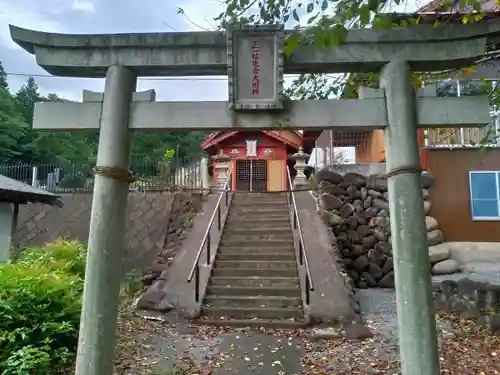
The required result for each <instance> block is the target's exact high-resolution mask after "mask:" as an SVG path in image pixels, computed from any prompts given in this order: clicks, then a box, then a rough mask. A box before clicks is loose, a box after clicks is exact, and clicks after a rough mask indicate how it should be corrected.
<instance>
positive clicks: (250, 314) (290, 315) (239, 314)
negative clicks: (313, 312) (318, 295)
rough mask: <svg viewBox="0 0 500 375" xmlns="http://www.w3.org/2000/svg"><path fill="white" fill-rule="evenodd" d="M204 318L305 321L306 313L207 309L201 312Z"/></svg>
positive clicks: (293, 309)
mask: <svg viewBox="0 0 500 375" xmlns="http://www.w3.org/2000/svg"><path fill="white" fill-rule="evenodd" d="M201 314H202V316H209V317H227V318H240V319H241V318H243V319H252V318H263V319H296V320H301V319H304V312H303V311H302V309H300V308H289V309H285V308H270V307H261V308H258V307H254V308H249V307H205V308H203V309H202V310H201Z"/></svg>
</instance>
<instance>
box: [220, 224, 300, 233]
mask: <svg viewBox="0 0 500 375" xmlns="http://www.w3.org/2000/svg"><path fill="white" fill-rule="evenodd" d="M260 225H261V226H260V227H254V228H240V227H239V226H238V225H234V224H231V223H229V225H228V226H226V227H224V235H226V234H232V235H255V236H263V235H269V234H274V235H291V234H292V233H293V232H292V228H291V227H290V226H288V227H275V226H270V225H269V224H265V223H262V222H261V224H260Z"/></svg>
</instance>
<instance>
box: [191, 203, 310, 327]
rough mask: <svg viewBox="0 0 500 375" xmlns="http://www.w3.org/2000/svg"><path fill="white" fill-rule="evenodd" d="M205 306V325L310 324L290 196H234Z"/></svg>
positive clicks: (203, 317)
mask: <svg viewBox="0 0 500 375" xmlns="http://www.w3.org/2000/svg"><path fill="white" fill-rule="evenodd" d="M203 303H204V304H203V307H202V312H201V320H202V322H203V323H205V324H225V325H235V326H267V327H276V328H287V327H298V326H302V325H304V310H303V306H302V298H301V290H300V283H299V278H298V269H297V260H296V256H295V250H294V246H293V233H292V228H291V225H290V217H289V211H288V206H287V201H286V196H285V194H283V193H279V194H278V193H274V194H273V193H267V194H266V193H235V194H234V196H233V201H232V203H231V207H230V211H229V216H228V218H227V220H226V225H225V227H224V232H223V234H222V238H221V242H220V245H219V249H218V251H217V256H216V258H215V264H214V267H213V270H212V275H211V277H210V280H209V284H208V287H207V292H206V295H205V299H204V301H203Z"/></svg>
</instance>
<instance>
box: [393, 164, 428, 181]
mask: <svg viewBox="0 0 500 375" xmlns="http://www.w3.org/2000/svg"><path fill="white" fill-rule="evenodd" d="M402 173H422V168H421V167H420V165H418V166H417V165H414V166H411V165H409V166H407V167H401V168H395V169H393V170H391V171H389V172H388V173H387V178H391V177H394V176H397V175H398V174H402Z"/></svg>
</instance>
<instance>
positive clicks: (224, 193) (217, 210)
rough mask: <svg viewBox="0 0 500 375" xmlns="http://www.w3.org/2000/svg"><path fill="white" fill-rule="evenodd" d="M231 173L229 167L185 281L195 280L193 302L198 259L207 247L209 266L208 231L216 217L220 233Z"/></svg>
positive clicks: (197, 283) (197, 288)
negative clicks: (222, 206) (223, 198)
mask: <svg viewBox="0 0 500 375" xmlns="http://www.w3.org/2000/svg"><path fill="white" fill-rule="evenodd" d="M232 173H233V168H232V167H231V170H230V171H229V175H228V177H227V180H226V182H225V183H224V185H223V186H222V191H221V193H220V195H219V198H218V199H217V204H216V205H215V209H214V212H213V214H212V217H211V218H210V221H209V222H208V226H207V230H206V231H205V234H204V235H203V239H202V240H201V244H200V247H199V248H198V252H197V253H196V258H195V260H194V262H193V266H192V267H191V271H190V272H189V276H188V279H187V282H188V283H190V282H191V281H193V278H194V279H195V287H194V300H195V302H198V301H199V300H200V258H201V255H202V253H203V249H204V247H205V245H207V258H206V265H207V266H208V265H210V258H211V243H210V242H211V235H210V230H211V229H212V225H213V223H214V220H215V217H216V216H217V229H218V230H219V231H220V230H221V229H222V228H221V226H222V214H221V201H222V197H223V196H224V197H225V206H226V208H227V206H228V200H229V195H228V194H229V190H230V189H229V187H228V185H229V181H231V176H232Z"/></svg>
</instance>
